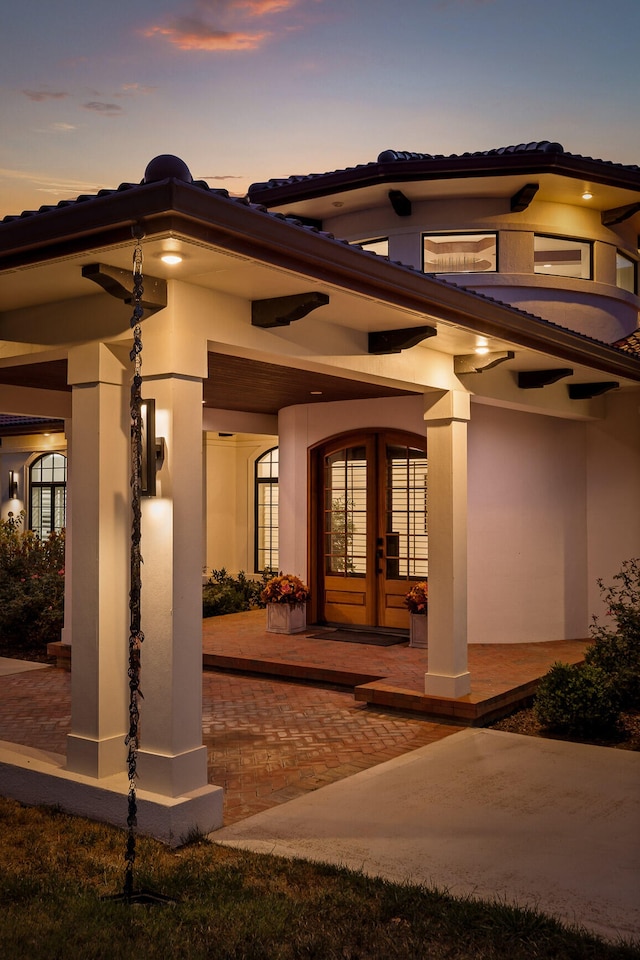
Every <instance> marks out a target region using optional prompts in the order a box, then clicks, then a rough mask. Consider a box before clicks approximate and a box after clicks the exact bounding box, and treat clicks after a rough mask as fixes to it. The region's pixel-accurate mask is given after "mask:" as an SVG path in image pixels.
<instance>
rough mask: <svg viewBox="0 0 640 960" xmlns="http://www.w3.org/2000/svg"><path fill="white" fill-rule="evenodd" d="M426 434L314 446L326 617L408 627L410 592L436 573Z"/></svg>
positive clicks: (316, 541) (318, 570)
mask: <svg viewBox="0 0 640 960" xmlns="http://www.w3.org/2000/svg"><path fill="white" fill-rule="evenodd" d="M425 443H426V441H425V440H424V439H423V438H420V437H417V436H415V435H413V434H406V433H400V432H391V431H387V432H376V431H368V432H365V433H358V434H348V435H344V436H341V437H336V438H333V439H332V440H330V441H328V442H326V443H324V444H323V445H322V446H321V447H319V448H317V449H316V450H314V451H313V457H312V490H311V500H312V504H313V505H314V515H313V516H312V519H311V526H312V560H313V568H314V569H313V571H312V572H313V577H312V579H313V582H314V593H315V596H316V609H315V611H314V612H315V615H316V618H317V619H318V620H319V621H320V622H326V623H336V624H343V625H344V624H349V625H353V626H360V627H378V628H387V629H408V627H409V614H408V611H407V610H406V608H405V606H404V596H405V594H406V592H407V590H408V589H409V585H410V582H411V581H415V580H423V579H425V578H426V577H427V573H428V531H427V499H426V497H427V455H426V446H425Z"/></svg>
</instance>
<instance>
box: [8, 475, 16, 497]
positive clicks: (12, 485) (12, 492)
mask: <svg viewBox="0 0 640 960" xmlns="http://www.w3.org/2000/svg"><path fill="white" fill-rule="evenodd" d="M17 499H18V477H17V474H16V473H15V471H13V470H9V500H17Z"/></svg>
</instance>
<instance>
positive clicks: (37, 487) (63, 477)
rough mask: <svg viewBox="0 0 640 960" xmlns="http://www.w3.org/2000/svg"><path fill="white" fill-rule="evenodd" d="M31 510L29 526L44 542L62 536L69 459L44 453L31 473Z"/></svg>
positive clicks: (34, 463) (61, 455)
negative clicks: (55, 534) (52, 535)
mask: <svg viewBox="0 0 640 960" xmlns="http://www.w3.org/2000/svg"><path fill="white" fill-rule="evenodd" d="M29 486H30V489H31V509H30V514H29V526H30V527H31V529H32V530H33V531H34V533H36V534H37V535H38V536H39V537H40V538H41V539H42V540H45V539H46V538H47V537H48V536H49V534H50V533H52V532H54V531H55V532H56V533H59V532H60V531H61V530H62V528H63V527H64V525H65V521H66V509H67V458H66V457H65V456H64V454H62V453H43V454H42V456H41V457H38V459H37V460H34V461H33V463H32V464H31V468H30V470H29Z"/></svg>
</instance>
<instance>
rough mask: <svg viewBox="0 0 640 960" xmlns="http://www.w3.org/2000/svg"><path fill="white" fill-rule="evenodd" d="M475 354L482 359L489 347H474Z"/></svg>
mask: <svg viewBox="0 0 640 960" xmlns="http://www.w3.org/2000/svg"><path fill="white" fill-rule="evenodd" d="M475 352H476V353H477V354H478V356H479V357H484V356H485V355H486V354H487V353H489V347H476V349H475Z"/></svg>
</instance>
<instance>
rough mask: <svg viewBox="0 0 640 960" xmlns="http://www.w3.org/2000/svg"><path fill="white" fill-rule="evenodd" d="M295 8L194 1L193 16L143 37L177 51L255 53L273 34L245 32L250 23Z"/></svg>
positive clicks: (251, 0) (283, 2)
mask: <svg viewBox="0 0 640 960" xmlns="http://www.w3.org/2000/svg"><path fill="white" fill-rule="evenodd" d="M298 4H299V0H195V8H194V12H193V13H191V14H188V15H186V16H182V17H176V18H174V19H173V20H170V21H169V22H168V23H166V24H155V25H154V26H152V27H149V28H148V29H147V30H145V31H144V35H145V36H146V37H154V36H160V37H165V38H166V39H167V40H168V41H169V43H172V44H173V45H174V46H176V47H178V49H179V50H209V51H215V50H228V51H243V50H257V49H258V48H259V47H261V46H262V44H263V43H264V42H265V41H266V40H268V39H269V38H270V37H271V36H272V33H271V32H270V31H269V30H266V29H264V30H255V29H247V27H248V24H249V22H250V21H253V23H252V26H253V25H254V24H255V21H257V20H261V19H262V18H264V17H270V16H271V15H272V14H278V13H284V12H286V11H287V10H292V9H293V8H294V7H296V6H298ZM285 29H286V28H285Z"/></svg>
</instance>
